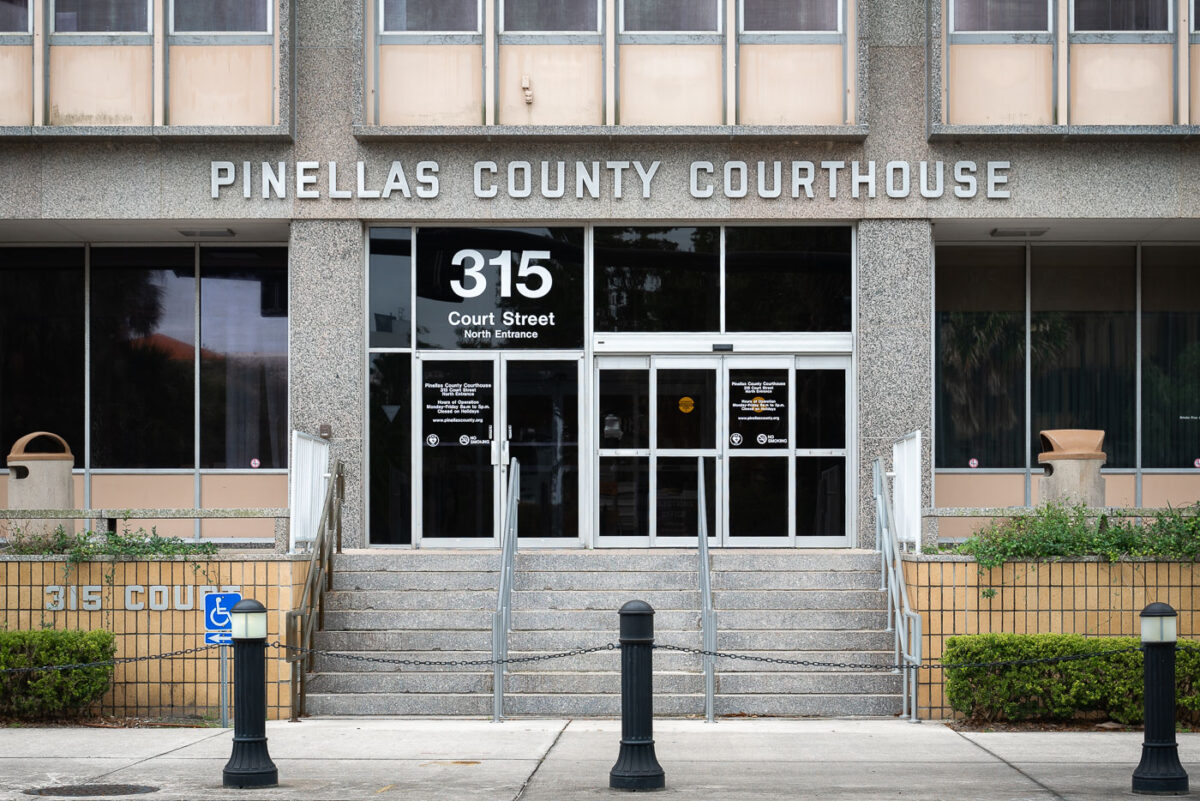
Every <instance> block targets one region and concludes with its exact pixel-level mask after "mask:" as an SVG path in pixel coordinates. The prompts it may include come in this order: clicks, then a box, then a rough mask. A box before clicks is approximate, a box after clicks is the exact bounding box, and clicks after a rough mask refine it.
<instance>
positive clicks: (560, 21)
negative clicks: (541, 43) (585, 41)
mask: <svg viewBox="0 0 1200 801" xmlns="http://www.w3.org/2000/svg"><path fill="white" fill-rule="evenodd" d="M504 30H505V32H508V33H521V32H532V33H543V32H548V31H582V32H589V33H593V32H596V31H599V30H600V13H599V7H598V6H597V3H596V0H504Z"/></svg>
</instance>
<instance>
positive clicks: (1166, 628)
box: [1141, 602, 1179, 645]
mask: <svg viewBox="0 0 1200 801" xmlns="http://www.w3.org/2000/svg"><path fill="white" fill-rule="evenodd" d="M1141 618H1142V642H1143V643H1148V644H1154V645H1159V644H1164V643H1171V644H1173V643H1175V642H1176V641H1177V640H1178V639H1179V636H1178V631H1177V625H1176V624H1177V623H1178V621H1179V615H1178V614H1177V613H1176V612H1175V610H1174V609H1172V608H1171V607H1170V606H1168V605H1167V604H1164V603H1158V602H1155V603H1152V604H1150V605H1149V606H1147V607H1146V608H1145V609H1143V610H1142V614H1141Z"/></svg>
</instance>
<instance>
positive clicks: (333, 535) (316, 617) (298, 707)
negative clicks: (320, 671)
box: [285, 459, 346, 721]
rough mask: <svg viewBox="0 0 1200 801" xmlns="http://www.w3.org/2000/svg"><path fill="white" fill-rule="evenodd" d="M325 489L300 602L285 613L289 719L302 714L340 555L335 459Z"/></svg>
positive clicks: (340, 474)
mask: <svg viewBox="0 0 1200 801" xmlns="http://www.w3.org/2000/svg"><path fill="white" fill-rule="evenodd" d="M330 479H331V480H330V482H329V485H328V486H327V487H326V488H325V502H324V504H323V505H322V507H321V525H320V526H319V528H318V529H317V534H316V536H315V537H314V538H313V541H312V558H311V559H309V562H308V578H307V579H306V580H305V582H304V592H303V593H302V594H301V595H300V603H298V604H297V605H296V608H294V609H292V610H291V611H290V612H288V613H287V620H286V624H285V625H286V629H287V633H286V636H287V646H288V648H287V660H288V661H289V662H291V663H292V686H291V707H292V720H293V721H296V720H299V719H300V716H301V715H303V714H304V702H305V699H306V697H307V692H306V691H307V685H306V678H305V677H306V676H307V675H308V674H309V673H311V672H312V669H313V653H312V650H311V649H312V647H313V635H314V634H315V633H316V631H317V629H318V628H324V626H325V593H326V592H328V591H329V590H332V589H333V555H334V553H341V552H342V502H343V500H345V497H346V474H345V469H344V467H343V465H342V462H341V460H340V459H339V460H335V461H334V463H333V471H332V472H331V473H330Z"/></svg>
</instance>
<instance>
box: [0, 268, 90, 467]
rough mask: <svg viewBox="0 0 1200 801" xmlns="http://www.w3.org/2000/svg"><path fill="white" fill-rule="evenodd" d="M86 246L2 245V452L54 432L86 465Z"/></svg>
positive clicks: (0, 367) (0, 328) (81, 463)
mask: <svg viewBox="0 0 1200 801" xmlns="http://www.w3.org/2000/svg"><path fill="white" fill-rule="evenodd" d="M84 339H85V337H84V332H83V248H0V448H3V449H4V450H3V453H8V449H9V448H11V447H12V444H13V443H14V442H16V441H17V440H18V439H19V438H20V437H23V436H25V435H26V434H30V433H32V432H34V431H50V432H53V433H55V434H58V435H59V436H61V437H62V438H63V439H65V440H66V441H67V444H68V445H69V446H70V447H71V451H72V452H73V453H74V454H75V466H76V467H82V466H83V449H84V442H83V394H84V393H83V374H84V372H83V343H84Z"/></svg>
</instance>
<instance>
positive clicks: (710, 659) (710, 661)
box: [696, 456, 717, 723]
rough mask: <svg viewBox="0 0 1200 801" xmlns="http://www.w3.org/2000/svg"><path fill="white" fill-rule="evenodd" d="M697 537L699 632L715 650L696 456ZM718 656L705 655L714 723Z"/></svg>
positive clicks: (709, 715) (707, 708) (707, 701)
mask: <svg viewBox="0 0 1200 801" xmlns="http://www.w3.org/2000/svg"><path fill="white" fill-rule="evenodd" d="M696 540H697V546H698V547H697V559H698V561H699V563H700V564H699V569H698V571H697V572H698V573H699V575H700V631H701V638H702V642H703V645H702V647H703V649H704V650H705V651H709V652H712V651H716V650H717V613H716V612H715V611H713V603H712V575H711V567H710V566H709V560H708V502H707V499H706V498H705V495H704V457H703V456H697V457H696ZM716 667H717V658H716V657H715V656H711V655H709V654H705V655H704V719H705V720H706V721H707V722H709V723H712V722H713V705H714V698H715V696H716V688H717V679H716Z"/></svg>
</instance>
